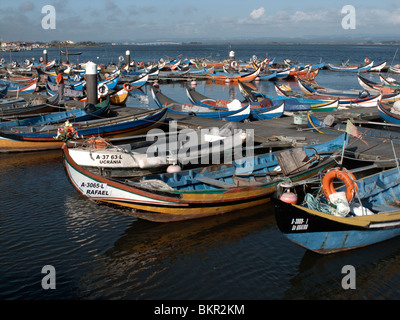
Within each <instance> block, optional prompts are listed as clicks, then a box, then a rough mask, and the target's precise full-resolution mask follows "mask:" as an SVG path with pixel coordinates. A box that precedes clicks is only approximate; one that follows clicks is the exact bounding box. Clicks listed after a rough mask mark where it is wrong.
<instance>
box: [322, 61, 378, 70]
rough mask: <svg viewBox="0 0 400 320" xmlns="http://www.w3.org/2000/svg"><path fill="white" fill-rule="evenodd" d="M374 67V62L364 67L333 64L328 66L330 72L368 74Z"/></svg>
mask: <svg viewBox="0 0 400 320" xmlns="http://www.w3.org/2000/svg"><path fill="white" fill-rule="evenodd" d="M373 65H374V62H373V61H371V62H369V63H367V64H366V65H363V66H347V65H334V64H332V63H327V64H326V66H327V67H328V69H329V70H331V71H340V72H366V71H369V70H370V69H371V68H372V66H373Z"/></svg>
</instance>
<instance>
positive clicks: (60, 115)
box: [0, 97, 110, 130]
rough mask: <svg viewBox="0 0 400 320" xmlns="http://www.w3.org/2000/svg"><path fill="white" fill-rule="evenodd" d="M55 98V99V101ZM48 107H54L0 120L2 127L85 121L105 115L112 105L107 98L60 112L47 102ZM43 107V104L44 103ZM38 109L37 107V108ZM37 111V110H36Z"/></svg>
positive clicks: (0, 126) (0, 127)
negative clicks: (21, 117) (22, 116)
mask: <svg viewBox="0 0 400 320" xmlns="http://www.w3.org/2000/svg"><path fill="white" fill-rule="evenodd" d="M56 98H57V97H52V99H54V100H55V102H57V99H56ZM54 100H53V101H54ZM45 106H46V107H47V108H52V109H51V111H52V112H51V113H48V114H43V115H36V116H32V117H28V118H24V119H16V120H12V121H11V120H10V121H5V122H0V129H1V130H3V129H4V128H6V127H7V128H11V127H21V126H33V125H43V124H55V123H61V122H64V121H66V120H69V121H71V122H77V121H85V120H90V119H93V118H97V117H101V116H102V115H104V114H105V113H106V112H107V111H108V110H109V107H110V99H109V98H107V99H105V100H104V101H102V102H100V103H98V104H96V105H87V106H86V107H84V108H80V109H75V110H67V111H60V112H53V111H54V110H55V108H54V106H52V105H49V106H48V105H47V104H45ZM42 108H43V105H42ZM36 110H37V109H36ZM35 113H37V112H35Z"/></svg>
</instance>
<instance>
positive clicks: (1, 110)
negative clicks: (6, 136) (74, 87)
mask: <svg viewBox="0 0 400 320" xmlns="http://www.w3.org/2000/svg"><path fill="white" fill-rule="evenodd" d="M58 109H59V106H58V94H56V95H54V96H53V97H50V98H46V97H40V96H37V97H36V98H34V99H33V100H32V101H25V99H23V98H17V97H12V98H8V99H2V100H1V101H0V127H1V126H4V124H3V123H2V121H6V120H7V121H12V119H13V118H14V117H16V116H28V115H33V114H40V113H46V112H55V111H57V110H58ZM14 124H17V123H16V122H14Z"/></svg>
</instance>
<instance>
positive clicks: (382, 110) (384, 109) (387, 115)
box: [378, 102, 400, 124]
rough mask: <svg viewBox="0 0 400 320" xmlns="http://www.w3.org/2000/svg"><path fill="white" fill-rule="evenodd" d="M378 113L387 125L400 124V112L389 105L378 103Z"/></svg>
mask: <svg viewBox="0 0 400 320" xmlns="http://www.w3.org/2000/svg"><path fill="white" fill-rule="evenodd" d="M378 112H379V115H380V116H381V118H382V119H383V120H385V121H387V122H389V123H395V124H400V112H399V111H398V110H396V109H394V108H392V107H391V106H390V105H388V104H383V103H381V102H378Z"/></svg>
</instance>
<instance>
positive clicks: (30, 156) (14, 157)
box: [0, 148, 62, 172]
mask: <svg viewBox="0 0 400 320" xmlns="http://www.w3.org/2000/svg"><path fill="white" fill-rule="evenodd" d="M61 159H62V153H61V148H60V149H59V150H49V151H46V152H28V153H15V154H2V153H0V172H1V171H3V170H6V169H9V168H14V167H18V166H21V165H44V164H46V163H50V162H60V160H61Z"/></svg>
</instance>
